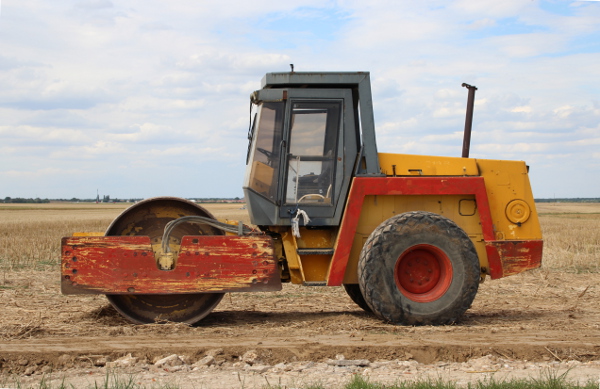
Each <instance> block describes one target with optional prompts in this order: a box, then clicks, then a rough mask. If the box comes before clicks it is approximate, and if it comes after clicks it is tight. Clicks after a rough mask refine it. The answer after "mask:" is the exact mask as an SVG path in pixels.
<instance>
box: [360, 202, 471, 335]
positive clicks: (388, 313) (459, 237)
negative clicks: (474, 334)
mask: <svg viewBox="0 0 600 389" xmlns="http://www.w3.org/2000/svg"><path fill="white" fill-rule="evenodd" d="M358 278H359V285H360V289H361V292H362V295H363V296H364V299H365V301H366V303H367V304H368V306H369V307H370V308H371V309H372V311H373V313H374V314H376V315H377V316H379V317H381V318H382V319H384V320H386V321H390V322H392V323H395V324H404V325H440V324H450V323H453V322H455V321H457V320H458V319H459V318H460V317H461V316H462V314H463V313H464V312H465V311H466V310H467V309H468V308H469V307H470V306H471V303H472V302H473V299H474V298H475V295H476V294H477V289H478V287H479V279H480V268H479V260H478V257H477V252H476V251H475V247H474V246H473V243H472V242H471V239H469V237H468V235H467V234H466V233H465V232H464V231H463V230H462V229H461V228H460V227H459V226H458V225H456V224H455V223H454V222H453V221H451V220H449V219H447V218H445V217H443V216H440V215H437V214H434V213H430V212H423V211H418V212H407V213H404V214H401V215H397V216H394V217H392V218H390V219H388V220H386V221H384V222H383V223H381V224H380V225H379V226H378V227H377V228H376V229H375V230H374V231H373V232H372V233H371V235H370V236H369V238H368V240H367V242H366V243H365V245H364V247H363V249H362V252H361V255H360V259H359V263H358Z"/></svg>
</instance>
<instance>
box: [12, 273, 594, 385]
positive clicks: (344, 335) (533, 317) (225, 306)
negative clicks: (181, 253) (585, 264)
mask: <svg viewBox="0 0 600 389" xmlns="http://www.w3.org/2000/svg"><path fill="white" fill-rule="evenodd" d="M0 277H2V276H1V275H0ZM599 284H600V274H597V273H591V274H589V273H588V274H569V273H556V272H548V271H545V270H535V271H531V272H527V273H524V274H520V275H517V276H513V277H508V278H506V279H502V280H494V281H491V280H487V281H486V282H485V283H483V284H482V285H481V287H480V291H479V293H478V295H477V297H476V299H475V302H474V304H473V306H472V308H471V309H470V310H468V311H467V313H466V315H465V316H464V318H463V320H462V321H461V322H460V323H458V324H456V325H453V326H440V327H431V326H424V327H403V326H394V325H389V324H386V323H383V322H382V321H380V320H379V319H377V318H375V317H373V316H371V315H369V314H367V313H365V312H363V311H362V310H361V309H360V308H359V307H358V306H356V305H355V304H354V303H353V302H352V301H351V300H350V298H348V297H347V296H346V294H345V292H344V290H343V289H342V288H327V287H300V286H294V285H286V286H285V287H284V289H283V290H282V291H281V292H275V293H261V294H228V295H226V296H225V297H224V299H223V300H222V302H221V304H220V305H219V306H218V307H217V309H216V310H215V311H214V312H213V313H212V314H211V315H209V316H208V317H207V318H206V319H205V320H203V321H202V322H201V324H200V325H199V326H197V327H189V326H186V325H181V324H166V325H164V324H163V325H161V324H152V325H131V324H129V323H128V322H126V321H125V320H124V319H123V318H121V317H120V316H119V315H118V314H117V313H116V312H115V311H114V310H113V309H112V307H111V306H110V305H109V304H108V302H107V301H106V298H105V297H104V296H63V295H61V294H60V287H59V273H58V271H57V270H55V269H50V268H48V269H47V270H46V271H12V272H10V273H5V274H4V275H3V278H0V285H1V287H0V312H1V316H0V371H1V377H4V378H3V379H4V382H7V380H9V381H10V378H8V377H13V379H14V377H18V379H19V380H20V382H22V384H23V383H27V382H34V381H35V380H36V379H37V380H38V381H39V380H40V377H41V376H42V375H43V374H49V373H50V372H54V373H52V374H54V375H55V376H60V377H62V379H64V377H65V376H66V377H68V379H67V381H68V380H69V379H71V378H72V379H80V380H81V379H82V377H85V379H87V380H89V379H91V378H93V377H98V378H102V377H104V376H105V374H106V369H107V368H110V367H113V368H127V369H129V370H128V371H130V372H134V373H136V374H142V376H144V377H145V375H148V377H147V380H148V382H150V383H152V382H157V380H160V379H166V378H169V377H175V378H169V379H175V381H176V382H179V381H180V380H182V379H184V378H183V377H188V378H189V377H190V375H192V376H193V374H197V375H198V374H200V373H202V374H201V375H198V377H204V378H202V379H206V380H208V381H207V382H209V383H210V382H212V384H208V385H207V384H202V385H198V382H201V381H202V380H200V378H198V380H200V381H198V380H195V381H194V382H195V384H194V385H193V386H190V387H211V388H212V387H220V386H218V385H216V382H217V381H218V382H224V383H225V384H224V386H222V387H232V385H233V387H246V388H248V387H254V386H253V383H254V384H255V385H256V387H262V386H265V385H267V384H271V385H278V384H279V385H281V382H288V381H285V380H286V379H287V380H289V379H292V381H289V382H298V380H301V381H302V380H304V381H302V382H307V381H306V380H307V379H308V378H311V379H313V378H315V379H316V377H320V375H319V374H323V379H324V380H325V381H324V382H330V381H331V379H332V377H334V378H335V377H338V376H339V377H338V378H339V380H338V384H339V383H340V382H341V381H340V380H342V379H345V378H347V377H351V376H352V374H356V373H361V374H366V375H369V374H370V373H374V374H373V379H374V380H376V381H377V380H380V379H383V378H385V377H386V375H385V374H384V373H385V371H384V370H385V369H384V367H385V366H387V369H388V370H390V369H391V368H390V366H389V365H385V364H386V363H388V364H389V363H392V362H393V363H395V364H400V365H398V366H401V365H402V363H404V365H402V366H405V367H406V366H409V367H406V368H402V369H400V370H398V371H396V370H397V369H396V370H394V369H391V370H390V371H391V373H390V374H389V377H388V378H389V379H398V378H399V377H402V376H403V375H406V374H407V373H406V372H407V371H408V374H409V375H410V374H412V375H410V376H411V377H416V375H415V374H417V373H419V372H421V373H422V374H420V376H424V375H425V376H426V375H427V374H430V373H431V374H438V375H439V374H441V376H442V377H448V378H452V377H454V376H453V375H452V374H451V373H452V371H454V370H456V371H464V373H463V375H466V376H467V378H468V379H475V378H481V374H473V370H474V369H475V372H480V373H482V372H483V373H489V372H498V371H501V370H503V369H504V370H506V369H508V370H511V371H512V370H518V369H516V368H515V366H516V365H518V364H520V365H519V366H521V365H522V367H523V369H522V371H523V372H528V374H533V373H532V372H533V370H531V366H530V367H529V370H527V366H529V365H527V363H534V365H535V366H537V369H538V370H536V371H540V369H541V367H540V366H550V367H552V366H555V367H560V368H565V369H571V372H570V373H569V374H571V375H575V376H578V373H577V371H579V370H578V369H581V368H583V367H585V368H586V369H587V370H585V371H586V373H585V374H584V373H581V374H582V375H581V377H579V376H578V377H579V378H589V377H593V376H594V375H595V377H600V309H599V303H598V302H599V301H600V287H599V286H598V285H599ZM215 350H217V351H216V352H215ZM248 352H250V353H251V355H253V361H250V362H249V361H248V357H247V355H248ZM129 354H131V355H130V356H129ZM172 354H177V355H179V356H180V360H181V361H183V362H184V363H183V365H184V366H187V369H181V368H178V369H173V368H171V369H170V370H172V374H174V375H173V376H170V375H169V371H170V370H169V368H165V367H162V368H157V367H156V365H154V363H155V362H156V361H157V360H159V359H161V358H163V357H166V356H169V355H172ZM207 355H209V356H210V355H213V356H214V360H213V361H212V362H210V363H208V364H206V363H205V362H206V361H205V362H202V360H203V358H206V356H207ZM341 355H343V358H344V359H345V360H347V361H351V362H348V364H347V365H344V364H343V363H342V364H341V365H340V364H338V365H340V366H338V365H336V364H335V363H332V362H330V363H329V365H328V364H327V361H328V360H336V357H337V360H340V359H341V358H342V356H341ZM123 357H124V358H123ZM128 358H129V362H127V360H128ZM482 358H484V360H485V359H486V358H487V363H483V364H482V363H480V365H481V366H479V367H475V368H474V367H473V363H474V362H473V361H481V360H482ZM360 360H362V361H364V360H367V362H368V364H365V363H363V364H362V365H361V364H360V363H359V362H356V361H360ZM111 361H112V362H111ZM115 361H117V362H115ZM119 361H121V362H119ZM122 361H125V362H122ZM132 361H133V362H132ZM257 361H260V363H258V364H257ZM134 362H135V363H134ZM111 363H112V365H111ZM302 363H305V364H306V363H312V364H316V365H315V369H316V367H317V366H321V367H322V368H321V369H320V370H314V371H312V372H311V370H310V369H308V368H301V369H300V370H298V368H297V366H298V364H302ZM407 363H408V365H406V364H407ZM411 364H412V365H411ZM440 364H441V365H440ZM553 364H554V365H553ZM556 364H558V365H556ZM573 364H577V366H574V365H573ZM490 365H493V366H495V367H492V368H490ZM252 366H254V367H255V369H254V370H253V368H252ZM257 366H266V367H264V368H263V367H260V368H258V367H257ZM277 366H279V369H280V370H281V371H282V372H283V373H284V372H285V371H286V369H287V371H288V373H289V374H287V375H286V374H283V373H282V374H283V375H282V374H279V375H278V374H276V373H277ZM294 366H296V367H294ZM352 366H354V367H353V368H351V367H352ZM410 366H413V370H412V373H411V370H410ZM449 366H455V367H456V368H453V369H450V370H449ZM461 366H462V368H461ZM532 366H533V365H532ZM134 367H135V368H134ZM575 367H576V368H575ZM132 369H133V370H132ZM328 369H329V370H328ZM332 369H333V370H332ZM335 369H338V373H335ZM340 369H341V370H340ZM344 369H345V370H344ZM382 369H384V370H382ZM407 369H408V370H407ZM461 369H462V370H461ZM469 369H470V370H469ZM477 369H479V370H477ZM590 369H591V370H590ZM175 370H176V371H178V373H176V372H175ZM430 370H431V371H430ZM451 370H452V371H451ZM302 371H304V375H303V373H302ZM340 371H341V373H340ZM582 371H583V370H582ZM185 372H187V375H184V373H185ZM194 372H195V373H194ZM199 372H200V373H199ZM344 372H345V373H344ZM436 372H437V373H436ZM334 373H335V374H338V376H336V375H335V374H334ZM346 373H347V374H346ZM446 373H447V374H446ZM176 374H179V375H178V376H177V375H176ZM211 374H213V375H214V377H213V376H211ZM236 374H237V376H236ZM240 374H241V375H240ZM269 374H270V377H271V379H270V380H269V378H268V377H269ZM332 374H333V375H332ZM344 374H345V375H344ZM386 374H387V373H386ZM164 375H167V377H163V376H164ZM418 375H419V374H418ZM476 376H479V377H476ZM77 377H79V378H77ZM177 377H179V378H177ZM211 377H212V378H211ZM215 377H217V378H215ZM218 377H220V378H218ZM282 377H283V379H284V381H281V380H282ZM290 377H291V378H290ZM225 378H227V379H228V380H229V381H227V379H225ZM215 379H216V380H217V381H215ZM458 379H460V377H459V378H458ZM232 380H233V381H232ZM273 380H275V381H273ZM277 380H279V381H277ZM294 380H295V381H294ZM202 382H204V381H202ZM2 385H4V386H6V384H3V381H2V380H1V379H0V386H2ZM228 385H229V386H228ZM181 387H187V386H185V385H183V386H181Z"/></svg>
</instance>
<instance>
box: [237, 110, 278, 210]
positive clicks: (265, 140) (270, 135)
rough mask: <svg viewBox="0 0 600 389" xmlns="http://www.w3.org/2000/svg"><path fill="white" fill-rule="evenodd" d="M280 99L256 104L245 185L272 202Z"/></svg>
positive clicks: (275, 185) (275, 175)
mask: <svg viewBox="0 0 600 389" xmlns="http://www.w3.org/2000/svg"><path fill="white" fill-rule="evenodd" d="M283 107H284V105H283V102H265V103H263V104H262V105H261V106H259V111H258V116H257V119H256V120H257V122H255V124H254V126H255V127H254V128H255V131H254V134H253V135H254V139H253V143H252V150H251V155H250V166H249V167H248V169H249V173H250V174H249V175H248V176H247V178H246V181H247V182H246V186H247V187H248V188H251V189H252V190H254V191H255V192H257V193H259V194H261V195H263V196H265V197H266V198H268V199H269V200H271V201H273V202H275V201H276V195H277V181H278V180H277V170H278V166H279V158H280V157H279V154H280V149H281V137H282V129H283Z"/></svg>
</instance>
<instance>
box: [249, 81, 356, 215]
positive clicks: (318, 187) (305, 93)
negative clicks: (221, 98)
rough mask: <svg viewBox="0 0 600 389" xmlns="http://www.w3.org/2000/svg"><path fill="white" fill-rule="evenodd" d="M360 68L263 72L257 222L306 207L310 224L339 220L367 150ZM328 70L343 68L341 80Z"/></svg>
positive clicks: (254, 200) (253, 163) (255, 149)
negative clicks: (362, 136)
mask: <svg viewBox="0 0 600 389" xmlns="http://www.w3.org/2000/svg"><path fill="white" fill-rule="evenodd" d="M357 74H358V73H325V74H324V73H269V74H267V75H266V76H265V78H263V88H262V89H260V90H258V91H256V92H254V93H253V94H252V96H251V100H252V104H253V106H254V107H255V108H256V114H255V115H254V121H253V123H252V125H251V130H250V133H249V140H250V144H249V148H248V157H247V168H246V177H245V181H244V193H245V196H246V201H247V204H248V209H249V213H250V217H251V220H252V223H253V224H257V225H264V226H268V225H271V226H273V225H290V219H291V218H293V217H294V216H296V214H297V212H298V211H299V210H302V211H305V212H306V213H307V215H308V216H309V217H310V219H311V221H310V223H309V225H313V226H331V225H338V224H339V221H340V218H341V214H342V212H343V207H344V205H345V199H346V196H347V193H348V189H349V186H350V182H351V177H352V173H353V169H354V166H355V164H356V162H357V158H358V155H359V146H358V145H359V144H360V132H359V130H358V127H357V125H356V123H357V121H358V116H357V110H356V109H355V107H357V102H358V90H357V84H356V80H355V79H356V76H357ZM318 75H321V77H320V78H319V77H317V76H318ZM323 75H325V77H326V76H329V78H331V76H332V75H337V76H338V77H337V79H336V80H335V81H337V82H332V80H328V79H325V80H324V79H323ZM344 76H346V77H348V78H344ZM361 76H362V78H364V74H363V73H361ZM326 78H327V77H326ZM367 79H368V74H367Z"/></svg>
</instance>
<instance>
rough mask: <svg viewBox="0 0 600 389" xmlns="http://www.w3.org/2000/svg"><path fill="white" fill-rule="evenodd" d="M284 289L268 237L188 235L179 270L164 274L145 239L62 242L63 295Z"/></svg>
mask: <svg viewBox="0 0 600 389" xmlns="http://www.w3.org/2000/svg"><path fill="white" fill-rule="evenodd" d="M273 290H281V279H280V275H279V269H278V264H277V258H276V257H275V256H274V249H273V241H272V239H271V238H270V237H266V236H224V235H214V236H213V235H201V236H185V237H183V239H182V242H181V247H180V250H179V255H178V257H177V260H176V265H175V268H174V269H172V270H160V269H159V268H158V266H157V264H156V258H155V256H154V252H153V251H152V246H151V244H150V238H149V237H147V236H106V237H69V238H63V240H62V292H63V293H65V294H80V293H102V294H133V293H139V294H161V293H202V292H233V291H236V292H239V291H273Z"/></svg>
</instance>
